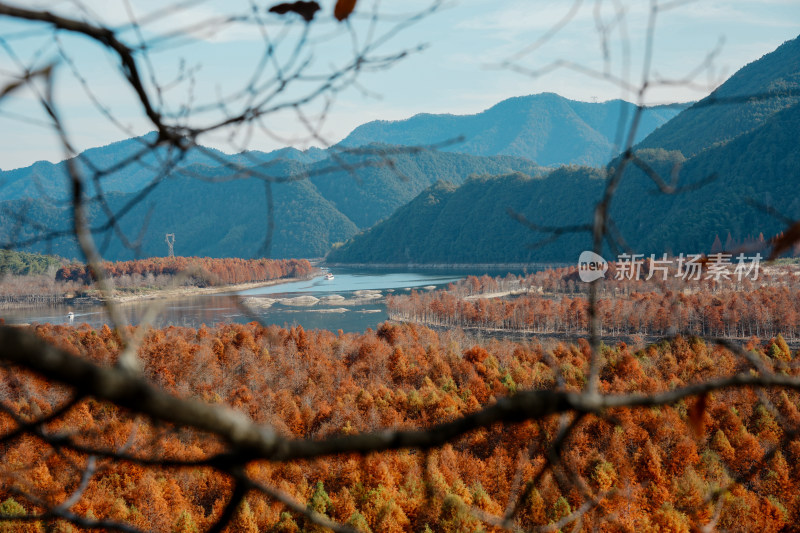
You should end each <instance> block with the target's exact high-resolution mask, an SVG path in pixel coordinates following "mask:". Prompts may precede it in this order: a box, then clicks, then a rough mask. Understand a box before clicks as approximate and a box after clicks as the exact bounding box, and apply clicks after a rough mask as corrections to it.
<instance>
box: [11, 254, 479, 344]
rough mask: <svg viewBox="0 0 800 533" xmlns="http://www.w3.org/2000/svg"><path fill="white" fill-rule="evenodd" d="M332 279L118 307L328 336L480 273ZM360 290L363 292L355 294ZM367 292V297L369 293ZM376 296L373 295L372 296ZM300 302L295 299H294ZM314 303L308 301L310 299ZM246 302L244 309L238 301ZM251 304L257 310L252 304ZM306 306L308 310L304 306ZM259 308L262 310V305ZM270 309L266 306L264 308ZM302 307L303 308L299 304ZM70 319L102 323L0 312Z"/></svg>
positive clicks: (132, 316)
mask: <svg viewBox="0 0 800 533" xmlns="http://www.w3.org/2000/svg"><path fill="white" fill-rule="evenodd" d="M332 273H333V274H334V279H333V280H326V279H324V278H323V277H321V276H320V277H317V278H314V279H311V280H307V281H299V282H294V283H285V284H281V285H272V286H269V287H261V288H256V289H251V290H247V291H242V292H241V293H238V295H237V294H216V295H201V296H191V297H187V298H182V299H180V300H166V301H155V302H153V301H147V302H134V303H128V304H122V305H121V306H120V307H121V310H122V312H123V314H124V315H125V317H126V319H127V320H128V322H129V323H130V324H138V323H139V322H140V321H141V320H142V318H143V317H144V315H145V312H146V311H147V310H148V309H150V307H151V306H153V305H159V306H161V308H162V309H161V310H160V312H159V314H158V317H157V319H156V321H155V322H154V325H155V326H156V327H165V326H170V325H172V326H187V327H194V328H196V327H199V326H200V325H201V324H206V325H209V326H210V325H213V324H217V323H224V322H237V323H247V322H251V321H253V320H259V321H261V322H263V323H266V324H278V325H280V326H284V325H286V326H292V325H297V324H300V325H302V326H303V327H304V328H306V329H329V330H332V331H336V330H339V329H341V330H343V331H364V330H366V329H367V328H373V329H375V327H376V326H377V325H378V324H380V323H381V322H383V321H384V320H386V318H387V314H386V303H385V297H386V295H388V294H403V293H407V292H408V291H409V290H410V289H411V288H419V290H425V289H421V288H422V287H428V286H434V287H437V288H439V287H443V286H446V285H447V284H448V283H450V282H452V281H456V280H458V279H461V278H463V277H465V276H466V275H468V274H475V275H482V274H484V272H376V271H374V270H370V271H358V270H337V269H333V270H332ZM361 291H367V292H366V293H365V292H361ZM369 291H373V292H369ZM375 291H376V292H375ZM300 297H305V298H304V299H305V300H310V302H304V301H303V299H301V300H297V298H300ZM315 299H316V300H317V301H313V300H315ZM242 301H244V302H247V303H248V304H250V305H248V306H247V307H244V306H242V305H241V302H242ZM252 302H257V303H258V304H259V305H252ZM308 303H311V305H307V304H308ZM262 304H263V305H262ZM269 304H271V305H269ZM300 304H306V305H300ZM70 311H72V312H73V313H74V314H75V318H74V323H75V324H80V323H84V322H85V323H87V324H89V325H91V326H92V327H96V328H99V327H101V326H102V325H103V324H104V323H107V322H108V315H107V313H106V311H105V308H104V307H102V306H85V307H67V306H62V307H49V308H38V309H25V310H15V311H3V310H0V317H2V318H4V319H5V320H6V322H7V323H10V324H25V323H46V322H50V323H53V324H67V323H69V320H68V318H67V313H69V312H70Z"/></svg>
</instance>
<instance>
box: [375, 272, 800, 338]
mask: <svg viewBox="0 0 800 533" xmlns="http://www.w3.org/2000/svg"><path fill="white" fill-rule="evenodd" d="M799 272H800V270H798V268H797V265H796V264H794V263H785V264H782V265H779V266H770V267H766V268H763V267H762V269H761V271H760V272H759V276H758V278H757V279H752V277H750V278H744V277H743V278H742V279H741V280H738V279H736V277H733V278H732V279H729V280H728V279H722V280H719V281H715V280H713V279H704V278H703V277H702V276H701V279H700V280H696V281H695V280H684V279H682V278H680V277H676V275H675V272H674V270H670V271H669V272H668V273H667V274H668V275H667V276H666V280H664V279H663V278H664V276H662V274H661V273H657V274H655V273H654V274H655V275H654V276H653V277H652V278H651V279H650V280H646V279H645V278H646V277H647V275H648V274H649V271H648V270H647V267H646V265H644V266H643V269H642V272H641V279H627V278H624V277H623V279H615V278H616V277H617V272H616V269H615V268H614V265H612V266H611V270H610V271H609V273H608V274H607V278H608V279H606V280H602V281H600V282H599V283H601V284H602V285H601V287H602V288H601V289H600V291H599V299H598V302H597V312H598V315H599V316H600V318H601V334H603V335H610V336H622V335H624V336H630V335H644V336H656V337H661V336H665V335H675V334H676V333H683V334H689V335H700V336H713V337H726V338H740V339H747V338H749V337H752V336H756V337H762V338H763V337H773V336H776V335H782V336H783V337H785V338H786V339H787V340H792V341H794V342H797V341H799V340H800V276H799V275H798V274H799ZM751 276H752V274H751ZM588 286H589V285H588V284H586V283H583V282H581V281H580V279H579V278H578V272H577V268H575V267H571V268H561V269H549V270H545V271H542V272H537V273H535V274H531V275H527V276H520V277H518V276H514V275H509V276H505V277H496V278H492V277H489V276H482V277H480V278H477V277H475V276H470V277H468V278H466V279H465V280H464V281H461V282H458V283H454V284H451V285H450V286H449V287H448V288H447V289H445V290H439V291H434V292H416V291H413V292H412V293H411V294H410V295H397V296H390V297H389V298H387V307H388V310H389V316H390V318H392V319H394V320H399V321H412V322H421V323H425V324H428V325H436V326H447V327H455V326H461V327H470V328H480V329H487V330H501V331H524V332H532V333H538V334H557V333H563V334H572V335H585V334H588V331H589V297H588V294H587V290H588Z"/></svg>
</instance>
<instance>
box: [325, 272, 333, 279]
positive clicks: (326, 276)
mask: <svg viewBox="0 0 800 533" xmlns="http://www.w3.org/2000/svg"><path fill="white" fill-rule="evenodd" d="M325 279H333V274H331V273H330V272H326V273H325Z"/></svg>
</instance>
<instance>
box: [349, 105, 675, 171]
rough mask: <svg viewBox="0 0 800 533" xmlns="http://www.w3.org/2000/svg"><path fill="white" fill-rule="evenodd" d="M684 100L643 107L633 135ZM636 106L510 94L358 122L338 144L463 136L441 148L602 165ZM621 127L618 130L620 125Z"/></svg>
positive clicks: (420, 142) (411, 142)
mask: <svg viewBox="0 0 800 533" xmlns="http://www.w3.org/2000/svg"><path fill="white" fill-rule="evenodd" d="M688 106H689V104H675V105H669V106H656V107H649V108H646V109H645V111H644V113H643V114H642V117H641V122H640V126H639V128H638V130H637V132H638V133H637V137H636V141H637V142H638V141H641V140H642V139H644V138H645V137H646V136H647V135H648V134H649V133H650V132H652V131H653V130H655V129H656V128H657V127H659V126H661V125H662V124H664V123H666V122H667V121H668V120H670V119H671V118H673V117H674V116H676V115H677V114H678V113H679V112H680V111H681V110H683V109H685V108H686V107H688ZM635 108H636V106H635V105H634V104H631V103H629V102H625V101H623V100H611V101H608V102H602V103H589V102H578V101H575V100H569V99H567V98H564V97H562V96H559V95H557V94H553V93H541V94H536V95H531V96H520V97H515V98H509V99H507V100H503V101H502V102H500V103H498V104H496V105H494V106H492V107H490V108H489V109H487V110H486V111H483V112H481V113H477V114H475V115H431V114H420V115H415V116H413V117H411V118H409V119H406V120H399V121H374V122H368V123H367V124H364V125H362V126H359V127H357V128H356V129H355V130H353V132H352V133H351V134H350V135H348V136H347V137H346V138H345V139H344V140H343V141H342V142H341V143H340V144H341V145H343V146H359V145H362V144H368V143H370V142H380V143H385V144H394V145H403V146H427V145H435V144H438V143H443V142H446V141H452V140H454V139H457V138H459V137H463V141H462V142H457V143H452V144H449V145H446V146H443V147H442V150H444V151H450V152H460V153H467V154H472V155H510V156H517V157H525V158H528V159H531V160H532V161H535V162H536V163H537V164H539V165H543V166H558V165H567V164H581V165H589V166H603V165H605V164H606V163H607V162H608V161H609V159H611V158H612V157H614V156H615V155H616V151H615V148H614V147H615V146H616V145H617V144H618V143H617V142H616V141H617V137H618V132H619V126H620V123H621V117H622V124H623V125H624V126H625V130H627V126H628V125H629V124H630V121H631V120H632V118H633V113H634V110H635ZM625 130H623V131H625Z"/></svg>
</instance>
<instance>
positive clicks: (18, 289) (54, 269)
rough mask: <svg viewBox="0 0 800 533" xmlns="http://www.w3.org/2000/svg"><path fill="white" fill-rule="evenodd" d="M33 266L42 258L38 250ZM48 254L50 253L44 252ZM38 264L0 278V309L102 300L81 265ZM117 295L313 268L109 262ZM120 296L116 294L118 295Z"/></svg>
mask: <svg viewBox="0 0 800 533" xmlns="http://www.w3.org/2000/svg"><path fill="white" fill-rule="evenodd" d="M25 256H32V257H34V259H32V260H30V264H32V265H38V264H41V263H42V261H41V260H39V259H38V258H36V257H35V256H36V254H23V258H24V257H25ZM38 257H46V256H38ZM37 268H38V267H30V268H26V269H20V268H16V271H17V272H20V271H28V272H31V274H28V275H14V274H13V273H12V270H10V269H9V270H8V272H9V274H7V275H4V276H0V307H1V306H5V307H12V306H25V305H56V304H61V303H66V302H68V301H71V300H74V299H75V298H84V299H87V298H88V299H91V298H96V297H97V296H98V295H97V291H96V289H95V287H94V275H93V273H92V272H91V269H90V268H89V267H87V266H86V265H84V264H81V263H67V262H66V260H61V261H60V262H59V263H57V264H52V263H50V264H49V267H48V268H47V271H46V272H44V273H36V274H33V272H38V270H37ZM103 268H104V269H105V272H106V275H107V276H108V278H109V281H110V284H111V285H112V287H114V291H115V294H117V295H119V294H122V295H140V296H141V295H144V294H153V293H158V292H159V291H162V292H163V291H164V290H165V289H168V288H183V289H192V288H208V287H223V286H228V285H235V284H244V283H260V282H264V283H266V282H270V281H274V280H279V279H289V278H303V277H306V276H308V275H310V274H311V273H312V272H313V267H312V266H311V263H309V261H308V260H306V259H237V258H210V257H151V258H147V259H140V260H136V261H119V262H115V263H111V262H107V263H104V264H103ZM112 296H114V295H112Z"/></svg>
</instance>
